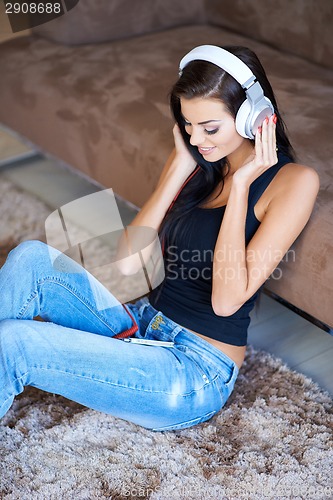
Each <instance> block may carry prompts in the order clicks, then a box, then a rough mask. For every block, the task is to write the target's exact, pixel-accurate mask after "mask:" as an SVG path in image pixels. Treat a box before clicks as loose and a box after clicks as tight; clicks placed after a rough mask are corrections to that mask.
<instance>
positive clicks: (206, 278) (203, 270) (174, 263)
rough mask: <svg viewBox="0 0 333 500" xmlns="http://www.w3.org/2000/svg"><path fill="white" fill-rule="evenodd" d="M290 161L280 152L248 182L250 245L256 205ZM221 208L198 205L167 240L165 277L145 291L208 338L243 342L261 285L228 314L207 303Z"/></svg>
mask: <svg viewBox="0 0 333 500" xmlns="http://www.w3.org/2000/svg"><path fill="white" fill-rule="evenodd" d="M291 161H292V160H291V159H290V158H288V157H287V156H284V155H282V154H281V153H279V155H278V163H277V164H276V165H274V166H273V167H270V168H269V169H268V170H266V171H265V172H263V174H261V175H260V176H259V177H257V179H255V181H254V182H253V183H252V184H251V185H250V189H249V195H248V210H247V216H246V225H245V244H246V246H247V245H248V243H249V241H250V240H251V238H252V237H253V235H254V233H255V232H256V230H257V229H258V227H259V225H260V221H259V220H258V219H257V218H256V216H255V213H254V206H255V205H256V203H257V201H258V200H259V198H260V196H261V195H262V193H263V192H264V191H265V189H266V188H267V186H268V184H269V183H270V182H271V181H272V180H273V178H274V177H275V175H276V174H277V172H278V171H279V170H280V168H281V167H283V165H285V164H286V163H290V162H291ZM225 207H226V206H222V207H218V208H199V207H196V208H195V209H194V210H193V211H192V212H191V214H190V215H189V216H188V217H186V225H187V228H186V231H184V235H183V234H180V235H179V236H178V238H177V241H176V242H175V244H174V245H173V246H170V245H168V241H166V245H165V260H164V264H165V279H164V281H163V282H162V283H161V285H160V286H159V287H157V288H156V289H154V290H153V291H152V292H151V293H150V296H149V301H150V303H151V305H152V306H153V307H154V308H155V309H157V310H158V311H161V312H163V313H164V314H165V315H166V316H168V317H169V318H170V319H172V320H173V321H175V322H176V323H179V324H180V325H182V326H184V327H185V328H189V329H190V330H194V331H195V332H198V333H201V334H202V335H206V336H207V337H210V338H212V339H216V340H219V341H221V342H225V343H227V344H232V345H236V346H243V345H246V343H247V331H248V326H249V324H250V316H249V313H250V311H251V310H252V309H253V307H254V305H255V301H256V299H257V297H258V295H259V291H260V289H259V290H258V291H257V292H256V293H255V294H254V295H253V296H252V297H251V298H250V299H248V300H247V301H246V302H245V303H244V304H243V306H242V307H240V309H239V310H238V311H236V312H235V313H234V314H232V315H231V316H218V315H217V314H215V313H214V310H213V308H212V304H211V294H212V266H213V255H214V248H215V244H216V240H217V237H218V234H219V230H220V226H221V223H222V219H223V215H224V212H225Z"/></svg>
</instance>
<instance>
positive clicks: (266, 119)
mask: <svg viewBox="0 0 333 500" xmlns="http://www.w3.org/2000/svg"><path fill="white" fill-rule="evenodd" d="M268 121H269V120H268V116H266V118H265V122H266V123H267V125H268Z"/></svg>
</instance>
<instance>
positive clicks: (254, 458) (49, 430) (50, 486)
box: [0, 180, 333, 500]
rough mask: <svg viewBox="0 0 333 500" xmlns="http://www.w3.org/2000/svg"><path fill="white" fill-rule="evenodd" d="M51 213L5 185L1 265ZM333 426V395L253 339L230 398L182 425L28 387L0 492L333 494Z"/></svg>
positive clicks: (7, 424)
mask: <svg viewBox="0 0 333 500" xmlns="http://www.w3.org/2000/svg"><path fill="white" fill-rule="evenodd" d="M50 212H51V210H50V209H49V208H48V207H46V206H45V205H44V204H43V203H41V202H39V201H38V200H36V199H35V198H34V197H32V196H30V195H28V194H27V193H25V192H22V191H19V190H18V189H16V188H15V187H14V186H13V185H12V184H11V183H9V182H7V181H3V180H1V182H0V213H1V218H0V259H2V261H0V265H2V262H3V259H4V258H5V256H6V255H7V253H8V251H9V249H10V248H11V247H13V246H14V245H15V244H17V243H18V242H19V241H22V240H26V239H31V238H37V239H44V221H45V218H46V217H47V216H48V214H49V213H50ZM0 300H1V297H0ZM332 424H333V420H332V399H331V398H330V396H329V395H328V394H327V393H325V392H323V391H321V390H320V388H319V387H318V386H317V385H316V384H314V383H313V382H312V381H311V380H310V379H308V378H306V377H305V376H303V375H301V374H298V373H296V372H293V371H292V370H290V369H289V368H287V367H286V366H285V365H284V364H283V363H282V362H281V360H279V359H275V358H273V357H272V356H271V355H269V354H267V353H265V352H258V351H255V350H254V349H253V348H251V346H249V348H248V351H247V357H246V360H245V363H244V365H243V366H242V369H241V371H240V375H239V378H238V380H237V382H236V386H235V391H234V393H233V394H232V396H231V397H230V399H229V401H228V403H227V405H226V406H225V407H224V408H223V409H222V410H221V411H220V412H219V414H217V415H216V416H215V417H213V419H211V420H210V421H209V422H206V423H203V424H200V425H198V426H196V427H192V428H189V429H184V430H180V431H173V432H152V431H148V430H146V429H143V428H141V427H139V426H137V425H134V424H132V423H129V422H126V421H124V420H121V419H117V418H114V417H112V416H109V415H105V414H102V413H98V412H96V411H92V410H89V409H87V408H84V407H82V406H80V405H78V404H76V403H73V402H70V401H68V400H66V399H64V398H63V397H60V396H56V395H52V394H46V393H43V392H41V391H38V390H36V389H33V388H26V390H25V391H24V393H23V394H22V395H20V396H19V397H17V398H16V400H15V402H14V404H13V406H12V408H11V409H10V411H9V412H8V413H7V415H6V416H5V417H4V418H3V419H2V420H1V421H0V456H1V461H0V498H1V499H8V500H9V499H20V500H31V499H75V500H76V499H89V500H90V499H117V500H121V499H127V498H131V499H142V498H150V499H152V500H155V499H161V500H162V499H163V500H169V499H175V500H178V499H183V500H188V499H198V500H201V499H211V500H219V499H221V500H222V499H228V500H229V499H230V500H231V499H235V500H236V499H237V500H238V499H241V498H247V499H251V500H252V499H254V500H257V499H264V498H272V499H276V498H282V499H285V498H288V499H290V498H292V499H303V498H304V499H317V498H318V499H323V498H332V497H333V484H332V469H333V439H332Z"/></svg>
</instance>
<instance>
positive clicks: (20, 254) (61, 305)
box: [0, 241, 133, 336]
mask: <svg viewBox="0 0 333 500" xmlns="http://www.w3.org/2000/svg"><path fill="white" fill-rule="evenodd" d="M56 259H57V260H56ZM55 260H56V265H54V264H53V263H54V261H55ZM35 316H40V317H41V318H43V319H44V320H46V321H52V322H54V323H57V324H59V325H62V326H67V327H70V328H76V329H78V330H84V331H89V332H94V333H99V334H100V335H109V336H113V335H115V334H117V333H120V332H122V331H124V330H126V329H128V328H130V327H131V326H133V323H132V320H131V318H130V316H129V315H128V314H127V313H126V311H125V310H124V308H123V306H122V305H121V304H120V303H119V301H118V300H117V299H116V298H115V297H114V296H113V295H112V294H111V293H110V292H109V291H108V290H107V289H106V288H105V287H104V286H103V285H102V284H101V283H100V282H99V281H98V280H96V279H95V278H94V277H93V276H92V275H91V274H89V273H88V272H87V271H86V270H85V269H84V268H83V267H82V266H80V265H79V264H77V263H76V262H75V261H73V260H72V259H70V258H69V257H67V256H65V255H63V254H61V252H59V251H58V250H56V249H54V248H52V247H50V246H48V245H46V244H45V243H42V242H40V241H25V242H23V243H21V244H19V245H18V246H17V247H16V248H15V249H14V250H12V251H11V252H10V253H9V255H8V258H7V260H6V262H5V264H4V265H3V267H2V268H1V269H0V321H2V320H4V319H32V318H34V317H35Z"/></svg>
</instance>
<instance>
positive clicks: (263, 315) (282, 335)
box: [0, 130, 333, 395]
mask: <svg viewBox="0 0 333 500" xmlns="http://www.w3.org/2000/svg"><path fill="white" fill-rule="evenodd" d="M6 135H7V138H6V137H5V136H6ZM6 139H7V140H6ZM10 144H11V145H10ZM15 144H16V148H17V155H18V157H17V160H16V161H13V159H11V158H12V157H13V154H14V150H15ZM8 145H9V146H8ZM22 148H23V151H22ZM2 178H6V179H10V180H11V181H12V182H13V183H15V184H16V185H18V186H20V187H21V188H23V189H25V190H27V191H29V192H31V193H33V194H35V195H36V196H37V197H38V198H40V199H41V200H43V201H45V202H47V203H48V204H49V205H51V206H53V207H54V208H56V207H59V206H61V205H63V204H65V203H68V202H69V201H72V200H74V199H77V198H79V197H81V196H85V195H87V194H90V193H92V192H96V191H97V190H99V189H100V187H99V186H98V185H97V184H94V183H92V182H91V181H90V180H89V179H87V178H84V177H82V176H78V175H77V174H76V173H75V172H73V171H71V169H68V168H65V167H64V166H63V165H59V164H58V163H56V162H55V161H54V160H53V159H50V158H45V157H44V156H42V155H36V154H35V153H34V152H33V151H31V148H30V147H29V146H28V145H25V146H24V147H23V145H22V144H21V143H20V141H18V140H17V138H16V137H12V136H11V134H9V136H8V131H6V130H0V182H1V179H2ZM117 204H118V207H119V209H120V212H121V216H122V220H123V223H124V224H125V225H126V224H128V223H129V222H130V221H131V219H132V218H133V217H134V215H135V213H136V210H135V207H134V206H132V205H130V204H128V203H127V202H126V201H125V200H122V199H120V198H117ZM249 343H251V344H252V345H253V346H254V347H255V348H258V349H263V350H266V351H268V352H270V353H272V354H274V355H276V356H278V357H280V358H282V360H283V361H284V362H285V363H287V364H288V365H289V366H290V367H291V368H292V369H294V370H296V371H298V372H301V373H304V374H305V375H307V376H309V377H311V378H312V379H313V380H314V381H316V382H317V383H318V384H319V385H320V386H321V387H322V388H323V389H325V390H327V391H328V392H329V393H330V394H332V395H333V377H332V359H333V336H332V335H330V334H329V333H327V332H325V331H323V330H321V329H320V328H318V327H317V326H315V325H314V324H312V323H311V322H309V321H308V320H306V319H304V318H302V317H301V316H299V315H298V314H296V313H295V312H293V311H291V310H290V309H289V308H287V307H286V306H284V305H283V304H281V303H279V302H277V301H276V300H273V299H272V298H271V297H269V296H268V295H265V294H263V295H262V298H261V305H260V309H259V311H258V312H253V313H252V322H251V326H250V329H249Z"/></svg>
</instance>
